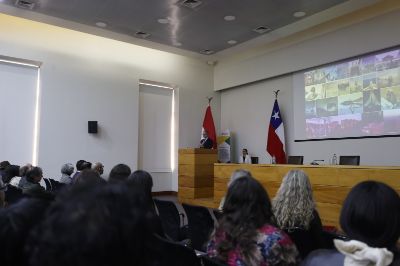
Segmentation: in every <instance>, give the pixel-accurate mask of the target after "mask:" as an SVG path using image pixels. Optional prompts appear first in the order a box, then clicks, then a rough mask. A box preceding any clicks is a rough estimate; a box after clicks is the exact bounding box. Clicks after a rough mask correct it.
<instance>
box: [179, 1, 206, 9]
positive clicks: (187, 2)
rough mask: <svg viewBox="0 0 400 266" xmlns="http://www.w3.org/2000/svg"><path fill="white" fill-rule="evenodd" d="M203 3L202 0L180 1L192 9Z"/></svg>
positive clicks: (182, 4)
mask: <svg viewBox="0 0 400 266" xmlns="http://www.w3.org/2000/svg"><path fill="white" fill-rule="evenodd" d="M202 3H203V2H202V1H200V0H183V1H180V2H179V4H180V5H181V6H184V7H188V8H191V9H195V8H196V7H199V6H200V5H201V4H202Z"/></svg>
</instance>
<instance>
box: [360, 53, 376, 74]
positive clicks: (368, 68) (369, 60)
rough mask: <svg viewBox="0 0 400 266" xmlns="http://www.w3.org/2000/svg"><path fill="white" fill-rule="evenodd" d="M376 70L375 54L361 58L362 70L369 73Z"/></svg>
mask: <svg viewBox="0 0 400 266" xmlns="http://www.w3.org/2000/svg"><path fill="white" fill-rule="evenodd" d="M374 71H375V56H374V55H371V56H367V57H364V58H362V59H361V72H362V73H363V74H368V73H371V72H374Z"/></svg>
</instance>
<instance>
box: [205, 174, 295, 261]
mask: <svg viewBox="0 0 400 266" xmlns="http://www.w3.org/2000/svg"><path fill="white" fill-rule="evenodd" d="M274 224H275V221H274V215H273V213H272V210H271V202H270V200H269V197H268V194H267V192H266V191H265V189H264V188H263V187H262V185H261V184H260V183H259V182H258V181H257V180H255V179H254V178H252V177H241V178H239V179H236V180H235V181H234V182H233V183H232V184H231V185H230V186H229V188H228V193H227V195H226V200H225V203H224V206H223V212H222V216H221V218H220V220H219V226H218V227H217V228H216V229H215V231H214V232H213V234H212V236H211V240H210V242H209V244H208V247H207V253H208V255H209V256H210V257H214V258H217V259H219V260H221V261H224V262H225V263H227V264H228V265H235V266H239V265H240V266H243V265H249V266H250V265H251V266H256V265H262V266H264V265H296V264H297V262H298V258H299V257H298V252H297V249H296V246H295V245H294V244H293V242H292V241H291V240H290V238H289V237H288V236H287V235H286V233H284V232H283V231H281V230H279V229H278V228H277V227H275V225H274Z"/></svg>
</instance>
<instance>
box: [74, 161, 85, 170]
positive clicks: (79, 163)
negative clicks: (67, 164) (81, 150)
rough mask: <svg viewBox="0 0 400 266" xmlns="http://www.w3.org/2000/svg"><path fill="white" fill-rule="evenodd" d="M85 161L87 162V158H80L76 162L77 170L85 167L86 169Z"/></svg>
mask: <svg viewBox="0 0 400 266" xmlns="http://www.w3.org/2000/svg"><path fill="white" fill-rule="evenodd" d="M85 162H86V161H85V160H79V161H77V162H76V170H77V171H82V170H83V169H85V168H83V164H84V163H85Z"/></svg>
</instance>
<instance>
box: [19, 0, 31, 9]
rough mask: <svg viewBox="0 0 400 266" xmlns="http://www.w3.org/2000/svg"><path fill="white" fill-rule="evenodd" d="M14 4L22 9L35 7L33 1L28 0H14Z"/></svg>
mask: <svg viewBox="0 0 400 266" xmlns="http://www.w3.org/2000/svg"><path fill="white" fill-rule="evenodd" d="M15 6H16V7H19V8H23V9H33V8H34V7H35V2H33V1H29V0H16V1H15Z"/></svg>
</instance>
